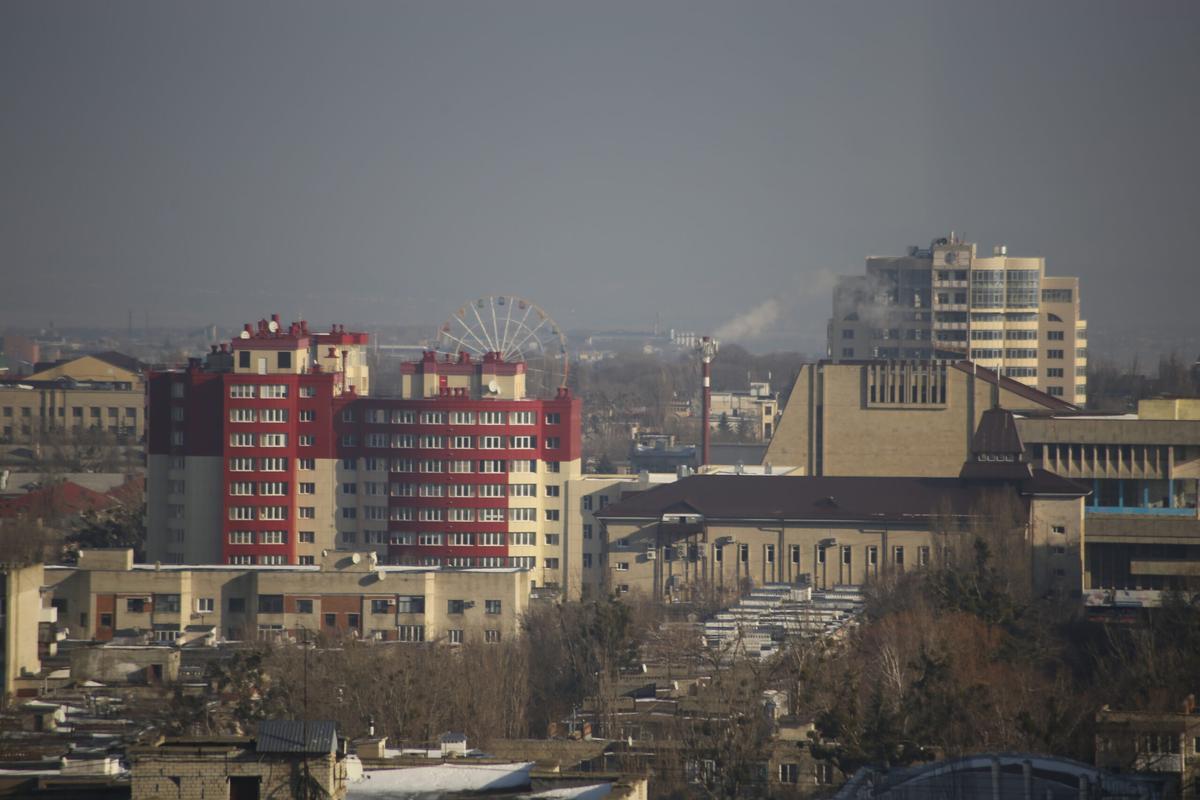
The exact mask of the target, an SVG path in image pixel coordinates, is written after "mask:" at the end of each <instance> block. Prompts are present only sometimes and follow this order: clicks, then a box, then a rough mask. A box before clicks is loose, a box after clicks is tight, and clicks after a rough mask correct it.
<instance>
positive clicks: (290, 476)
mask: <svg viewBox="0 0 1200 800" xmlns="http://www.w3.org/2000/svg"><path fill="white" fill-rule="evenodd" d="M366 346H367V335H366V334H363V333H354V332H347V331H346V330H345V329H344V328H342V327H335V328H333V329H331V330H329V331H322V332H316V331H311V330H310V329H309V328H308V326H307V324H306V323H304V322H297V323H292V324H291V325H289V326H287V327H286V328H284V327H282V326H281V325H280V323H279V320H278V318H272V319H271V320H269V321H267V320H263V321H260V322H259V323H258V324H257V326H253V325H247V326H246V327H245V329H244V330H243V331H242V333H241V334H240V336H239V337H238V338H235V339H234V340H233V341H232V342H230V343H229V345H227V346H222V347H221V348H216V349H214V351H213V352H212V353H210V354H209V355H208V357H207V358H206V359H205V360H204V361H203V362H202V361H200V360H199V359H193V360H192V361H191V362H189V365H188V366H187V368H186V369H179V370H169V371H164V372H159V373H155V374H153V375H151V377H150V381H149V386H150V388H149V412H148V414H149V423H150V431H149V447H148V452H149V456H148V458H149V468H148V482H147V502H148V515H149V516H148V545H147V550H148V556H149V559H150V560H152V561H160V562H162V563H168V564H216V563H220V564H231V565H244V566H252V565H265V566H270V565H289V564H294V565H306V564H314V563H318V562H319V560H320V556H321V554H322V553H323V552H324V551H327V550H335V549H344V550H371V551H374V552H376V553H377V554H378V555H379V558H380V560H381V562H382V563H385V564H393V565H408V566H428V567H452V568H488V567H493V568H498V567H505V568H510V567H519V568H525V569H529V570H530V571H531V572H532V577H533V581H534V585H535V586H557V587H560V588H562V589H564V590H568V591H571V592H572V593H578V586H577V584H578V582H579V576H574V580H572V576H571V575H570V574H569V573H570V570H568V569H567V567H566V565H567V564H568V563H570V561H576V560H578V556H574V557H572V556H570V546H569V544H568V543H567V542H566V541H565V536H564V534H565V532H566V525H565V520H564V519H563V507H562V496H563V487H564V484H565V483H566V481H568V480H570V479H572V478H575V477H578V475H579V474H580V433H579V431H580V403H579V401H578V400H577V399H575V398H574V397H572V396H571V395H570V394H569V393H568V392H567V391H566V390H560V391H559V392H558V394H557V396H556V397H553V398H529V397H526V396H525V366H524V364H521V363H511V362H506V361H504V360H502V359H501V358H500V357H499V356H497V355H495V354H486V355H484V356H483V357H482V358H480V359H474V358H472V357H471V356H469V355H467V354H460V355H459V356H458V357H457V358H456V359H447V358H445V357H440V358H439V357H438V356H436V355H435V354H433V353H426V354H425V355H424V357H423V358H422V359H420V360H419V361H416V362H413V363H408V364H405V365H403V366H402V368H401V391H400V394H399V395H398V396H395V397H373V396H371V395H370V391H369V388H370V383H369V381H370V376H369V370H368V367H367V363H366ZM573 584H575V585H573Z"/></svg>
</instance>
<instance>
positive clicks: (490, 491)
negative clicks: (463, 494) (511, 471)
mask: <svg viewBox="0 0 1200 800" xmlns="http://www.w3.org/2000/svg"><path fill="white" fill-rule="evenodd" d="M504 488H505V486H504V484H503V483H481V484H479V496H480V497H504Z"/></svg>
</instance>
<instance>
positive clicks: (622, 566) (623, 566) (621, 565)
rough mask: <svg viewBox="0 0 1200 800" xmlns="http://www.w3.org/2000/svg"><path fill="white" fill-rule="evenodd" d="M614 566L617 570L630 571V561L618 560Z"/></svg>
mask: <svg viewBox="0 0 1200 800" xmlns="http://www.w3.org/2000/svg"><path fill="white" fill-rule="evenodd" d="M613 566H614V569H616V571H617V572H628V571H629V562H628V561H618V562H617V563H616V564H615V565H613Z"/></svg>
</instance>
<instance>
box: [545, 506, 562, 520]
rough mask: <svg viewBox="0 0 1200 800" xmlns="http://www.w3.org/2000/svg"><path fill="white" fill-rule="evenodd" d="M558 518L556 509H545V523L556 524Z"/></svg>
mask: <svg viewBox="0 0 1200 800" xmlns="http://www.w3.org/2000/svg"><path fill="white" fill-rule="evenodd" d="M558 516H559V515H558V509H557V508H547V509H546V521H547V522H558Z"/></svg>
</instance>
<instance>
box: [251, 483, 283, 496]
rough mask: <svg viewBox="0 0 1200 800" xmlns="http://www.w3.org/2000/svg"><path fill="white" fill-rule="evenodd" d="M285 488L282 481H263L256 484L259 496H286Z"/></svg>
mask: <svg viewBox="0 0 1200 800" xmlns="http://www.w3.org/2000/svg"><path fill="white" fill-rule="evenodd" d="M287 487H288V485H287V483H285V482H283V481H263V482H262V483H260V484H258V493H259V494H261V495H272V496H276V497H282V496H284V495H286V494H287Z"/></svg>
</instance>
